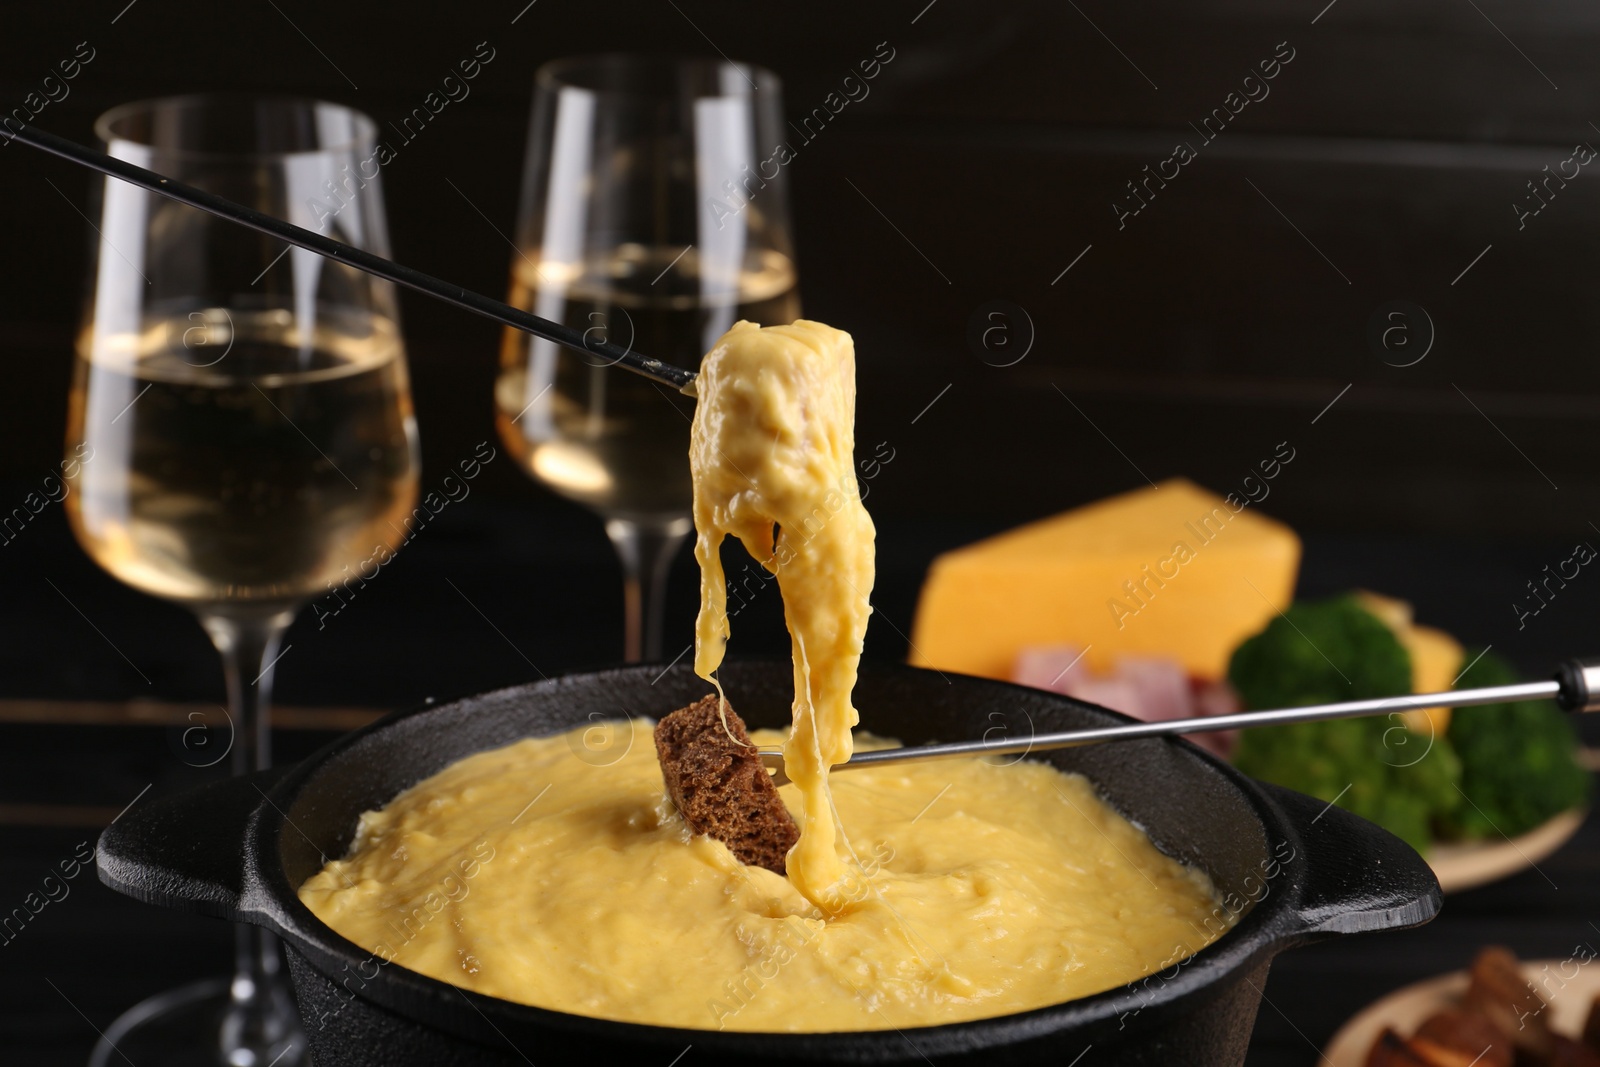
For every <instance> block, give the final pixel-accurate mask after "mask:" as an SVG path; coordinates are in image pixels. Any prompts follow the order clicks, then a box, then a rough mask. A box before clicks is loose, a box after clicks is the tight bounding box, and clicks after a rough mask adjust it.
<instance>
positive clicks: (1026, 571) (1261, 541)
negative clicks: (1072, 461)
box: [911, 478, 1300, 680]
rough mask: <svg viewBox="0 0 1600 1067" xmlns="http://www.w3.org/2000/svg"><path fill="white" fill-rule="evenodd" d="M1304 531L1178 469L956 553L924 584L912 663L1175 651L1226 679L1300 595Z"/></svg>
mask: <svg viewBox="0 0 1600 1067" xmlns="http://www.w3.org/2000/svg"><path fill="white" fill-rule="evenodd" d="M1299 567H1300V539H1299V538H1298V537H1297V536H1295V533H1294V531H1293V530H1291V529H1289V528H1288V527H1287V526H1285V525H1283V524H1282V523H1280V522H1277V521H1275V520H1273V519H1269V518H1267V517H1266V516H1264V515H1262V514H1261V513H1260V512H1259V511H1258V510H1257V509H1256V508H1255V507H1254V506H1252V505H1250V504H1249V503H1248V501H1246V500H1245V499H1244V498H1242V497H1238V496H1232V497H1229V498H1227V499H1224V498H1222V497H1219V496H1217V495H1215V494H1214V493H1210V492H1208V491H1206V490H1204V489H1202V488H1200V487H1199V486H1197V485H1195V484H1194V483H1192V482H1189V481H1186V480H1184V479H1181V478H1175V479H1172V480H1169V481H1165V482H1162V483H1161V484H1160V485H1157V486H1155V487H1154V488H1145V489H1138V490H1135V491H1134V492H1131V493H1124V494H1122V495H1120V496H1115V497H1111V498H1109V499H1107V500H1102V501H1099V502H1098V503H1094V504H1089V505H1087V506H1085V507H1081V508H1078V509H1076V510H1074V511H1068V512H1066V513H1064V514H1061V515H1057V516H1055V517H1053V518H1049V519H1044V520H1042V521H1039V522H1035V523H1032V524H1030V525H1027V526H1023V527H1020V528H1018V529H1016V530H1012V531H1009V532H1007V533H1003V534H1000V535H999V536H997V537H992V538H990V539H988V540H986V541H980V542H978V543H977V544H973V545H968V546H966V547H965V548H960V549H957V550H955V551H953V552H948V553H946V554H944V555H942V556H940V557H939V558H938V559H936V560H935V561H934V563H933V567H932V568H931V569H930V571H929V573H928V577H927V580H926V582H925V583H924V584H923V588H922V597H921V600H920V602H919V603H918V605H917V616H916V622H915V624H914V626H913V628H912V635H911V662H912V663H914V664H917V665H921V666H929V667H937V668H939V669H940V670H946V671H959V672H961V673H964V674H979V675H985V676H988V677H992V678H1006V677H1009V676H1010V674H1011V669H1012V665H1013V663H1014V662H1015V660H1016V658H1017V654H1018V652H1020V651H1021V650H1022V649H1023V648H1027V647H1031V646H1038V645H1076V646H1077V647H1079V648H1087V649H1088V651H1087V653H1086V656H1085V662H1086V663H1087V664H1088V665H1090V666H1091V667H1093V668H1094V669H1095V670H1097V671H1101V672H1106V671H1109V670H1110V669H1111V667H1112V665H1113V663H1114V660H1115V658H1116V657H1117V656H1118V655H1126V654H1138V655H1149V656H1165V657H1168V658H1171V659H1175V660H1177V661H1178V662H1179V663H1180V664H1182V665H1183V667H1184V669H1185V670H1186V671H1187V672H1188V673H1189V674H1191V675H1193V676H1195V677H1198V678H1202V679H1207V680H1212V679H1217V678H1221V677H1222V676H1223V675H1224V674H1226V672H1227V668H1228V659H1229V657H1230V656H1231V655H1232V654H1233V650H1234V648H1235V647H1237V646H1238V644H1239V643H1240V642H1241V641H1243V640H1244V639H1245V638H1247V637H1249V636H1251V635H1252V634H1255V633H1258V632H1259V631H1260V630H1261V629H1262V628H1263V627H1264V626H1266V624H1267V623H1268V622H1269V621H1270V620H1271V619H1272V618H1274V617H1275V616H1276V615H1277V613H1278V611H1279V610H1280V609H1282V608H1285V607H1287V606H1288V605H1289V603H1290V602H1291V600H1292V599H1293V598H1294V585H1295V578H1296V575H1297V573H1298V571H1299Z"/></svg>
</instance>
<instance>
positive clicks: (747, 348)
mask: <svg viewBox="0 0 1600 1067" xmlns="http://www.w3.org/2000/svg"><path fill="white" fill-rule="evenodd" d="M698 390H699V403H698V405H697V407H696V411H695V418H694V428H693V435H692V443H691V451H690V462H691V466H692V469H693V474H694V515H695V526H696V528H697V530H698V540H697V542H696V545H695V554H696V556H697V558H698V559H699V562H700V568H701V575H702V583H701V606H700V614H699V618H698V620H697V624H696V625H697V629H696V650H695V670H696V672H697V673H698V674H700V675H701V676H702V677H704V678H707V679H709V680H714V679H715V672H716V670H717V668H718V666H719V665H720V664H721V662H722V656H723V650H724V645H725V643H726V641H727V639H728V636H729V626H728V616H727V610H726V590H725V583H724V578H723V571H722V565H721V562H720V559H719V556H718V552H719V549H720V547H721V545H722V542H723V540H724V538H725V537H726V536H728V535H729V534H731V535H733V536H735V537H737V538H738V539H739V540H740V541H741V542H743V544H744V546H745V547H746V548H747V549H748V550H749V551H750V553H751V554H752V555H753V556H755V557H756V559H757V560H759V561H761V562H762V564H763V565H765V566H766V567H767V568H768V570H770V571H772V572H773V573H774V574H775V575H776V576H777V580H778V585H779V588H780V589H781V591H782V594H783V601H784V614H785V618H786V619H787V621H788V625H789V632H790V635H791V637H792V641H793V651H794V693H795V695H794V705H793V722H792V726H791V729H790V730H789V731H787V732H786V733H775V732H772V731H757V732H756V733H755V734H754V735H753V740H754V741H755V742H756V744H758V745H775V744H782V745H783V746H784V763H785V769H786V771H787V773H788V776H789V777H790V778H791V779H792V781H793V784H792V785H786V786H784V787H783V788H782V790H781V796H782V797H783V799H784V802H785V805H786V806H787V807H788V808H789V809H790V811H791V812H794V813H795V814H796V815H797V816H798V819H799V822H800V827H801V834H800V839H799V843H798V844H796V845H795V846H794V848H793V850H792V851H791V852H790V853H789V856H788V863H787V867H788V872H789V876H788V877H787V878H785V877H783V876H780V875H778V874H775V873H773V872H772V871H769V870H766V869H764V868H761V867H747V866H744V865H742V864H740V863H739V862H738V861H737V860H736V859H735V858H734V856H733V854H732V853H731V852H729V850H728V848H727V847H726V846H725V845H723V844H722V843H721V842H719V841H716V840H713V839H711V838H709V837H703V836H696V835H694V834H692V833H690V831H689V829H688V827H687V826H686V825H685V823H684V821H683V819H682V817H681V816H680V815H679V814H678V812H677V810H676V809H675V808H674V807H673V805H672V803H671V801H670V800H669V799H668V798H667V797H666V796H665V795H664V793H663V782H662V773H661V767H660V765H659V764H658V762H657V757H656V752H655V748H654V745H653V744H652V742H651V738H650V736H649V733H648V730H649V727H648V725H646V724H632V723H616V724H611V725H610V726H609V727H607V728H606V729H609V730H610V731H611V734H610V736H611V737H612V739H613V740H614V742H615V744H613V745H612V746H611V747H609V748H606V749H605V750H604V751H603V752H601V753H598V754H597V753H595V752H594V751H591V750H590V747H589V743H590V742H591V741H593V740H594V739H595V737H596V736H597V735H598V736H601V737H604V736H606V735H605V732H604V730H602V729H600V728H598V727H597V726H595V725H589V726H586V727H584V728H583V729H582V730H579V731H573V732H572V733H571V734H567V735H562V736H557V737H550V738H539V739H528V740H523V741H519V742H517V743H515V744H512V745H509V746H507V747H504V748H500V749H496V750H493V751H489V752H482V753H479V754H477V755H474V756H471V757H469V758H467V759H464V760H461V761H459V762H457V763H455V764H454V765H452V766H450V767H448V768H446V769H445V770H443V771H441V772H439V773H438V774H436V775H434V776H433V777H431V778H429V779H427V780H426V781H424V782H421V783H419V784H418V785H416V786H414V787H413V788H411V789H409V790H407V791H406V792H404V793H402V794H401V795H400V796H398V797H396V798H395V799H394V800H393V801H392V802H391V803H390V804H389V805H388V806H387V807H385V808H384V809H383V810H382V811H372V812H367V813H366V814H365V815H363V816H362V817H361V823H360V826H359V827H358V830H357V833H356V836H355V840H354V843H353V845H352V847H351V851H350V854H349V855H348V856H347V857H346V858H344V859H341V860H336V861H334V862H332V863H329V864H328V865H327V866H326V867H325V868H324V869H323V870H322V871H321V872H319V873H318V874H316V875H315V876H313V877H312V878H311V879H309V880H308V881H307V882H306V883H305V884H304V885H303V886H302V887H301V889H300V898H301V900H303V901H304V902H305V904H306V906H307V907H309V908H310V909H311V910H312V912H313V913H315V914H316V915H317V916H318V917H319V918H320V919H322V920H323V921H324V922H326V923H327V924H328V925H329V926H330V927H332V928H333V929H334V930H336V931H338V932H339V933H341V934H343V935H344V936H345V937H347V938H349V939H350V940H351V941H354V942H355V943H356V944H358V945H361V946H363V947H364V948H366V949H368V950H370V951H371V952H372V954H373V958H372V961H371V963H370V967H371V968H373V969H376V968H379V967H382V966H385V965H388V964H394V963H398V964H401V965H403V966H405V967H408V968H410V969H412V970H414V971H419V972H421V973H423V974H427V975H431V976H433V977H435V978H439V979H442V980H444V981H447V982H453V983H455V984H457V985H459V986H462V987H464V988H467V989H472V990H475V991H477V992H480V993H485V994H489V995H492V996H496V997H501V998H503V999H506V1000H512V1001H520V1002H522V1003H526V1004H533V1005H537V1006H539V1007H542V1008H550V1009H553V1010H556V1011H565V1012H572V1013H576V1014H581V1015H590V1016H596V1017H600V1018H607V1019H616V1020H622V1021H627V1022H638V1023H651V1024H655V1025H660V1026H677V1027H691V1028H701V1029H731V1030H757V1031H783V1030H790V1031H844V1030H878V1029H886V1028H898V1029H904V1028H907V1027H914V1026H930V1025H935V1024H940V1023H951V1022H959V1021H962V1020H967V1019H975V1018H982V1017H987V1016H995V1015H1003V1014H1007V1013H1010V1012H1016V1011H1023V1010H1027V1009H1031V1008H1038V1007H1043V1006H1045V1005H1049V1004H1056V1003H1060V1002H1062V1001H1066V1000H1072V999H1074V998H1077V997H1081V996H1086V995H1088V994H1091V993H1097V992H1100V991H1102V990H1106V989H1110V988H1113V987H1115V986H1118V985H1122V984H1123V983H1127V982H1132V981H1134V980H1137V979H1139V978H1142V977H1144V976H1146V975H1150V974H1152V973H1154V972H1156V971H1158V970H1161V969H1163V968H1166V967H1170V966H1172V965H1173V964H1174V963H1176V962H1177V961H1178V960H1181V959H1183V958H1185V957H1187V956H1190V955H1192V954H1193V953H1194V952H1196V951H1198V950H1199V949H1201V948H1203V947H1204V946H1205V945H1206V944H1208V943H1209V942H1211V941H1212V940H1215V938H1216V937H1218V936H1220V934H1221V933H1222V932H1223V931H1224V930H1226V929H1227V928H1228V926H1230V925H1231V924H1232V921H1233V919H1234V917H1235V913H1233V912H1231V911H1229V910H1228V909H1226V908H1224V907H1223V906H1222V905H1221V904H1219V903H1218V902H1217V900H1216V897H1215V894H1214V892H1213V890H1212V887H1211V885H1210V883H1209V882H1208V881H1207V879H1206V878H1205V876H1204V875H1202V874H1200V873H1199V872H1196V871H1193V870H1190V869H1188V868H1186V867H1184V866H1183V865H1182V864H1180V863H1178V862H1177V861H1176V860H1174V859H1171V858H1170V857H1168V856H1166V855H1164V854H1162V853H1161V852H1160V851H1158V850H1157V849H1156V848H1155V846H1154V845H1153V844H1151V842H1150V841H1149V839H1148V838H1147V837H1146V836H1145V835H1144V834H1143V833H1142V832H1141V831H1140V830H1139V829H1138V828H1136V827H1135V826H1133V825H1132V824H1131V823H1129V822H1128V821H1127V820H1126V819H1124V818H1122V817H1121V816H1120V815H1118V814H1117V813H1116V812H1115V811H1113V810H1112V809H1111V808H1109V807H1108V806H1107V805H1106V804H1105V803H1103V802H1102V801H1101V800H1100V799H1099V797H1098V796H1097V795H1096V794H1095V791H1094V789H1093V787H1092V786H1091V785H1090V783H1089V782H1087V781H1085V780H1084V779H1083V778H1081V777H1076V776H1072V775H1066V774H1063V773H1061V772H1060V771H1057V770H1056V769H1054V768H1052V767H1050V766H1047V765H1045V764H1042V763H1036V762H1015V763H1006V764H1004V765H1001V764H997V763H993V762H988V761H983V760H977V759H968V760H949V761H939V762H930V763H922V764H918V763H907V764H900V765H897V766H892V767H882V768H864V769H861V770H858V771H855V772H853V773H852V774H850V775H848V776H847V778H846V779H845V780H841V781H838V782H836V783H833V785H832V787H831V789H830V784H829V781H828V769H829V768H830V767H832V766H834V765H836V764H839V763H843V762H845V761H846V760H848V759H849V757H850V753H851V751H852V747H853V743H854V741H853V739H852V736H851V728H852V727H853V726H854V725H855V724H856V721H857V716H856V711H855V709H854V708H853V707H852V706H851V702H850V694H851V690H852V689H853V688H854V686H855V680H856V668H857V665H858V662H859V660H860V656H861V643H862V637H863V634H864V633H865V630H866V622H867V617H868V615H869V614H870V611H871V609H870V608H869V606H868V602H867V598H868V595H869V594H870V593H871V591H872V583H873V537H874V531H873V526H872V521H871V519H869V518H868V517H867V513H866V511H865V509H864V508H862V506H861V499H860V493H859V491H858V490H857V486H856V479H855V472H854V469H853V463H854V459H853V452H854V430H853V421H854V408H855V354H854V349H853V346H852V343H851V340H850V337H849V335H848V334H845V333H841V332H839V331H837V330H833V329H831V328H829V327H827V326H823V325H820V324H818V323H813V322H797V323H795V324H794V325H792V326H780V327H771V328H767V329H760V328H758V327H756V326H754V325H752V324H750V323H748V322H741V323H739V324H737V325H736V326H734V328H733V329H732V330H730V331H729V332H728V333H727V334H726V335H725V336H724V337H723V338H722V340H721V341H720V342H719V343H718V345H717V346H716V348H714V349H713V350H712V351H711V352H710V354H708V355H707V356H706V358H705V361H704V363H703V365H702V368H701V371H700V376H699V380H698ZM671 710H672V709H671V708H662V709H661V712H662V713H663V714H664V713H666V712H668V711H671ZM859 740H861V741H862V742H863V743H868V744H872V743H881V742H872V741H871V740H870V739H868V738H865V737H863V738H860V739H859ZM597 757H598V758H597ZM757 773H760V772H757ZM845 831H848V833H846V832H845ZM367 977H370V975H366V974H364V975H363V978H367Z"/></svg>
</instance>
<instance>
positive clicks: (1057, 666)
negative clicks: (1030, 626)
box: [1011, 645, 1090, 693]
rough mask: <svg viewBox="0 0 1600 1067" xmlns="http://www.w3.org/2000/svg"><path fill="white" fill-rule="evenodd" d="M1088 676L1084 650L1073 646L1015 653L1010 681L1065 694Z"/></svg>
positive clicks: (1025, 650)
mask: <svg viewBox="0 0 1600 1067" xmlns="http://www.w3.org/2000/svg"><path fill="white" fill-rule="evenodd" d="M1088 677H1090V673H1089V668H1088V666H1087V665H1086V664H1085V663H1084V661H1083V650H1082V649H1080V648H1075V647H1073V646H1072V645H1051V646H1048V647H1043V648H1025V649H1023V650H1022V651H1021V652H1020V653H1018V654H1017V663H1016V667H1015V668H1013V670H1012V672H1011V680H1012V681H1013V682H1016V683H1017V684H1018V685H1031V686H1033V687H1034V688H1035V689H1049V690H1051V691H1053V692H1056V693H1065V692H1067V691H1068V689H1070V688H1071V686H1072V684H1073V682H1074V681H1075V680H1076V679H1079V678H1088Z"/></svg>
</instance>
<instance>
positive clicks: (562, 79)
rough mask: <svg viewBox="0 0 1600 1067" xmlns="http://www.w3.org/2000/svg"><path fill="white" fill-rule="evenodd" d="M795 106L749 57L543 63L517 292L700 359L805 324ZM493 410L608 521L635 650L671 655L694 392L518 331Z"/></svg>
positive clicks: (679, 357) (633, 657)
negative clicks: (798, 267) (786, 104)
mask: <svg viewBox="0 0 1600 1067" xmlns="http://www.w3.org/2000/svg"><path fill="white" fill-rule="evenodd" d="M782 114H783V108H782V100H781V89H780V86H779V83H778V79H777V77H776V76H774V75H773V74H772V73H771V72H769V71H765V70H761V69H759V68H757V67H752V66H750V65H748V64H744V63H730V62H723V61H719V60H706V59H678V58H672V57H650V56H626V55H606V56H595V57H586V58H578V59H565V60H558V61H556V62H554V63H549V64H547V65H545V66H544V67H542V68H541V69H540V70H539V72H538V75H537V79H536V86H535V92H534V100H533V119H532V123H531V126H530V129H529V135H528V155H527V162H526V166H525V167H524V172H523V187H522V207H521V216H520V219H519V222H518V227H517V242H516V255H515V256H513V258H512V261H511V296H510V299H509V302H510V303H512V304H514V305H516V306H517V307H519V308H522V309H524V310H528V311H533V312H535V313H537V314H539V315H542V316H544V317H545V318H549V319H556V320H558V321H561V322H565V323H566V324H568V325H570V326H573V327H576V328H578V329H581V330H584V331H585V332H586V335H587V336H588V337H590V338H594V339H601V340H610V341H612V342H614V343H616V344H620V345H623V346H625V347H628V348H631V349H633V350H636V351H639V352H642V353H644V354H646V355H649V356H655V357H657V358H659V359H662V360H665V361H668V362H671V363H676V364H678V365H680V366H685V367H695V366H698V365H699V361H700V358H701V356H703V355H704V354H705V352H706V351H707V350H708V349H709V348H710V347H711V345H712V344H713V343H714V342H715V341H716V339H717V338H718V337H720V336H721V335H722V334H723V332H724V331H726V330H727V329H728V327H730V326H732V325H733V324H734V323H735V322H737V321H738V320H740V319H749V320H751V321H753V322H756V323H759V324H761V325H764V326H770V325H775V324H781V323H788V322H792V321H793V320H794V319H795V318H796V317H797V316H798V315H799V313H800V304H799V293H798V290H797V288H796V282H795V267H794V254H793V249H792V247H791V244H790V236H789V210H788V198H787V195H786V185H787V175H786V173H785V169H786V166H787V164H788V162H789V161H790V160H791V159H792V158H793V156H794V149H793V148H792V146H791V145H789V144H788V143H786V138H785V134H784V131H783V123H782ZM788 140H793V138H792V137H791V138H788ZM780 146H781V147H780ZM495 409H496V422H497V423H498V425H499V429H500V434H501V436H502V437H503V438H504V439H505V442H506V445H507V447H508V448H509V449H510V450H511V453H512V454H513V455H515V456H517V457H518V459H519V461H520V462H521V463H522V465H523V467H524V468H525V469H526V470H527V471H528V472H529V473H530V474H532V475H533V477H534V478H536V479H537V480H538V481H540V482H542V483H543V484H544V485H546V486H547V487H549V488H550V489H553V490H554V491H555V492H557V493H559V494H561V495H562V496H565V497H567V498H569V499H571V500H575V501H578V502H579V503H582V504H585V505H587V506H588V507H590V508H592V509H593V510H595V511H597V512H599V513H600V515H601V516H602V517H603V518H604V519H605V526H606V533H607V534H608V535H610V537H611V541H612V543H613V544H614V545H615V547H616V550H617V554H618V556H620V557H621V560H622V565H623V574H624V579H625V585H624V594H625V597H624V599H625V606H626V616H627V630H626V642H625V655H626V658H627V659H628V660H629V661H630V662H633V661H637V660H639V659H641V658H643V659H649V660H659V659H660V658H661V623H662V616H661V611H662V604H661V595H662V592H663V590H664V587H665V584H666V577H667V572H668V571H669V569H670V567H671V563H672V559H673V556H674V555H675V554H676V552H677V550H678V547H679V546H680V545H681V544H682V542H683V539H684V537H685V535H687V534H688V532H689V530H690V528H691V526H692V521H691V519H690V512H691V508H692V504H693V491H692V489H691V487H690V483H689V462H688V452H689V420H690V417H691V416H692V414H693V411H694V408H693V402H692V401H691V400H689V399H688V398H686V397H683V396H681V395H678V394H676V393H674V392H673V391H672V390H670V389H666V388H663V387H662V386H659V385H656V384H655V383H653V382H650V381H647V380H645V379H643V378H639V377H636V376H634V375H631V374H619V373H617V372H616V371H612V370H607V369H606V362H605V361H604V360H602V359H600V358H599V357H596V356H593V355H585V354H583V353H577V352H573V351H570V350H564V349H561V348H560V347H559V346H557V345H554V344H551V343H550V342H548V341H545V340H542V339H540V338H536V337H530V336H529V335H527V334H525V333H522V332H520V331H517V330H510V329H508V330H506V332H505V334H504V338H503V340H502V342H501V370H500V377H499V380H498V381H497V383H496V385H495Z"/></svg>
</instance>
